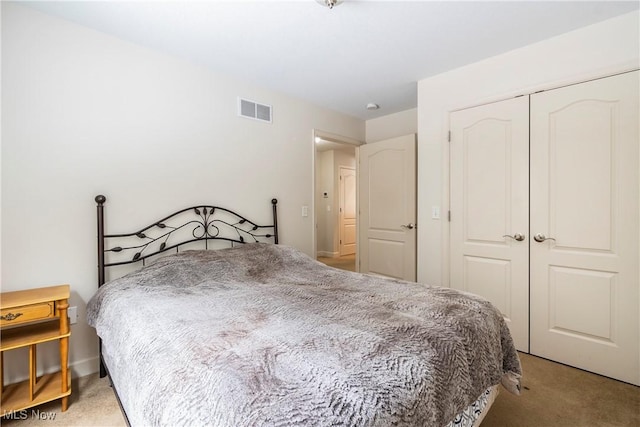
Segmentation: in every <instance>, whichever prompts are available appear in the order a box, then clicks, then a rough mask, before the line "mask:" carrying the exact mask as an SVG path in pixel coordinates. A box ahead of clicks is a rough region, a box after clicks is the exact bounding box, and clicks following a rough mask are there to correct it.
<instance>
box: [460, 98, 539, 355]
mask: <svg viewBox="0 0 640 427" xmlns="http://www.w3.org/2000/svg"><path fill="white" fill-rule="evenodd" d="M450 148H451V151H450V153H451V158H450V174H451V176H450V183H451V189H450V192H451V194H450V198H451V206H450V210H451V224H450V232H451V236H450V237H451V239H450V244H451V246H450V247H451V252H450V262H451V265H450V286H451V287H452V288H456V289H462V290H466V291H469V292H472V293H475V294H478V295H481V296H483V297H485V298H487V299H488V300H489V301H491V302H492V303H493V304H494V305H495V306H496V307H497V308H498V309H499V310H500V311H501V313H502V314H503V315H504V317H505V320H506V322H507V324H508V325H509V330H510V331H511V335H512V337H513V340H514V343H515V345H516V348H517V349H518V350H520V351H525V352H528V351H529V288H528V285H529V249H528V236H527V235H528V229H529V223H528V220H529V205H528V202H529V99H528V97H520V98H514V99H509V100H506V101H501V102H497V103H493V104H488V105H483V106H479V107H474V108H470V109H466V110H462V111H457V112H454V113H452V114H451V145H450ZM520 235H521V236H520ZM515 237H517V239H516V238H515Z"/></svg>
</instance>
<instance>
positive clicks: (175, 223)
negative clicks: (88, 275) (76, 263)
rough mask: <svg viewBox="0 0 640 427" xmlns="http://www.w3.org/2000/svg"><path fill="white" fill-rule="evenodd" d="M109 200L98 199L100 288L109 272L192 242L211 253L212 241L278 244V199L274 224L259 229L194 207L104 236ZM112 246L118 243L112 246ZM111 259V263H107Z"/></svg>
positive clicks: (227, 213)
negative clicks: (136, 228)
mask: <svg viewBox="0 0 640 427" xmlns="http://www.w3.org/2000/svg"><path fill="white" fill-rule="evenodd" d="M106 200H107V199H106V197H105V196H102V195H99V196H96V198H95V201H96V203H97V218H98V286H102V285H103V284H104V282H105V268H106V267H112V266H116V265H124V264H132V263H136V262H141V261H142V262H144V260H145V259H147V258H149V257H152V256H154V255H158V254H160V253H162V252H165V251H168V250H171V249H176V250H178V248H179V247H181V246H183V245H186V244H188V243H192V242H198V241H203V242H204V246H205V249H208V245H209V241H210V240H224V241H228V242H231V244H232V245H233V243H253V242H273V243H276V244H277V243H278V219H277V209H276V206H277V203H278V201H277V200H276V199H272V200H271V204H272V208H273V224H272V225H258V224H256V223H255V222H253V221H250V220H248V219H247V218H245V217H243V216H241V215H239V214H237V213H235V212H233V211H231V210H229V209H226V208H222V207H219V206H211V205H199V206H192V207H189V208H185V209H182V210H179V211H177V212H174V213H172V214H171V215H168V216H166V217H164V218H162V219H161V220H159V221H155V222H153V223H152V224H150V225H148V226H146V227H144V228H142V229H141V230H139V231H135V232H132V233H122V234H106V233H105V232H104V204H105V202H106ZM108 242H115V243H114V244H113V246H108ZM107 256H108V257H109V259H106V258H107Z"/></svg>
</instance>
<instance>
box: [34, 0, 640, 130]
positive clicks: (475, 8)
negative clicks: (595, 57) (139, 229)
mask: <svg viewBox="0 0 640 427" xmlns="http://www.w3.org/2000/svg"><path fill="white" fill-rule="evenodd" d="M22 4H24V5H27V6H30V7H33V8H36V9H38V10H40V11H42V12H45V13H49V14H51V15H55V16H58V17H61V18H63V19H67V20H70V21H73V22H76V23H79V24H81V25H85V26H87V27H90V28H94V29H96V30H98V31H102V32H104V33H108V34H111V35H114V36H116V37H119V38H121V39H124V40H128V41H131V42H134V43H137V44H140V45H144V46H147V47H149V48H152V49H156V50H159V51H163V52H166V53H169V54H171V55H175V56H179V57H182V58H185V59H187V60H189V61H192V62H195V63H198V64H200V65H203V66H206V67H208V68H210V69H211V70H213V71H215V72H217V73H222V74H227V75H233V76H235V77H236V78H239V79H242V80H244V81H248V82H251V83H253V84H258V85H260V86H263V87H266V88H269V89H272V90H276V91H279V92H284V93H286V94H289V95H292V96H294V97H297V98H301V99H305V100H308V101H310V102H312V103H314V104H318V105H321V106H323V107H327V108H330V109H332V110H336V111H339V112H342V113H346V114H349V115H351V116H355V117H359V118H361V119H364V120H367V119H371V118H375V117H379V116H383V115H387V114H391V113H395V112H399V111H404V110H407V109H410V108H414V107H416V100H417V94H416V89H417V81H418V80H421V79H424V78H427V77H430V76H433V75H436V74H439V73H442V72H445V71H448V70H451V69H454V68H457V67H460V66H463V65H466V64H470V63H473V62H476V61H478V60H481V59H483V58H487V57H490V56H494V55H497V54H500V53H503V52H507V51H509V50H512V49H516V48H518V47H521V46H524V45H527V44H531V43H534V42H536V41H540V40H544V39H547V38H550V37H553V36H555V35H558V34H561V33H565V32H568V31H571V30H574V29H576V28H580V27H583V26H586V25H590V24H593V23H596V22H599V21H603V20H605V19H608V18H611V17H614V16H617V15H621V14H624V13H627V12H630V11H633V10H636V11H637V10H638V7H639V4H640V2H638V1H637V0H636V1H620V2H618V1H585V2H579V1H566V2H565V1H548V2H525V1H497V2H485V1H470V2H463V1H375V0H368V1H367V0H361V1H355V0H344V2H343V3H342V4H339V5H338V6H336V7H334V8H333V9H331V10H330V9H329V8H327V7H324V6H322V5H321V4H319V3H318V2H317V1H316V0H297V1H277V0H262V1H246V0H235V1H211V0H210V1H200V2H196V1H138V2H129V1H106V2H102V1H71V2H67V1H44V2H23V3H22ZM370 102H373V103H376V104H379V105H380V109H378V110H375V111H370V110H367V109H366V105H367V103H370Z"/></svg>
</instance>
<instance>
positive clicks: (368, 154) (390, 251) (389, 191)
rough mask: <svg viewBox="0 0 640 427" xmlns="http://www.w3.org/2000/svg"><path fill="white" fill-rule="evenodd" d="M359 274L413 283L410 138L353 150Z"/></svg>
mask: <svg viewBox="0 0 640 427" xmlns="http://www.w3.org/2000/svg"><path fill="white" fill-rule="evenodd" d="M359 160H360V164H359V167H358V174H359V177H358V198H359V202H358V205H359V209H360V221H358V226H359V229H360V231H359V244H358V256H359V260H360V269H359V271H360V272H363V273H375V274H381V275H384V276H390V277H395V278H398V279H404V280H411V281H415V280H416V224H415V222H416V138H415V134H411V135H405V136H402V137H398V138H393V139H389V140H385V141H380V142H376V143H373V144H365V145H361V146H360V147H359Z"/></svg>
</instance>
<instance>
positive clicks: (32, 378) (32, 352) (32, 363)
mask: <svg viewBox="0 0 640 427" xmlns="http://www.w3.org/2000/svg"><path fill="white" fill-rule="evenodd" d="M35 387H36V345H35V344H32V345H30V346H29V399H31V400H33V394H34V390H35Z"/></svg>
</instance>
